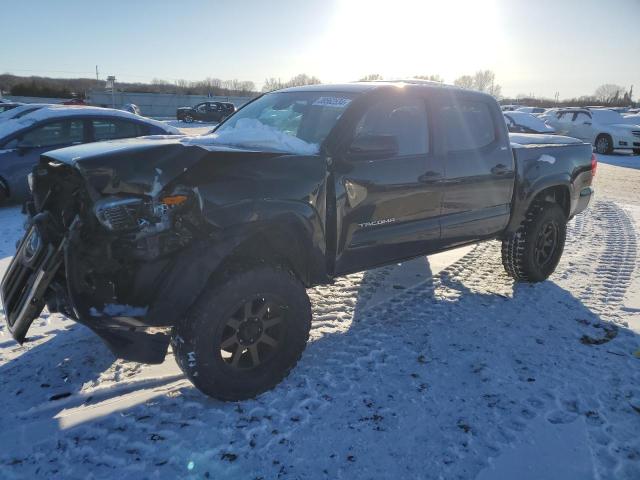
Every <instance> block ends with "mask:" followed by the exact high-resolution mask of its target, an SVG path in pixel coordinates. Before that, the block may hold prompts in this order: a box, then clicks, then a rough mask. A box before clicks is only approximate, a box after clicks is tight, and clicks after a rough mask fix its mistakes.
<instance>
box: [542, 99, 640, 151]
mask: <svg viewBox="0 0 640 480" xmlns="http://www.w3.org/2000/svg"><path fill="white" fill-rule="evenodd" d="M544 120H546V122H547V123H548V124H549V125H551V126H552V127H553V128H555V129H556V132H557V133H559V134H560V135H568V136H570V137H576V138H579V139H581V140H584V141H585V142H590V143H591V144H593V145H595V147H596V152H598V153H601V154H609V153H611V152H613V149H614V148H615V149H626V150H633V153H635V154H640V125H630V124H629V123H626V122H625V120H624V118H623V117H622V115H620V114H619V113H617V112H614V111H613V110H608V109H606V108H600V109H576V108H572V109H561V110H558V112H556V114H555V115H552V116H550V118H545V119H544Z"/></svg>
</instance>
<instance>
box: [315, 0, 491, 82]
mask: <svg viewBox="0 0 640 480" xmlns="http://www.w3.org/2000/svg"><path fill="white" fill-rule="evenodd" d="M499 34H500V19H499V14H498V9H497V8H496V5H495V2H492V1H487V2H485V1H483V2H479V1H463V0H452V1H448V2H444V1H419V0H396V1H393V2H389V1H386V2H376V1H349V0H345V1H342V2H341V3H340V4H339V7H338V8H337V9H336V13H335V15H334V16H333V18H332V19H331V21H330V23H329V25H328V27H327V30H326V34H325V37H324V38H323V39H322V40H320V41H318V43H317V44H316V45H315V48H314V50H315V51H314V57H315V60H316V61H317V62H316V68H317V71H320V72H323V75H324V76H325V77H330V78H327V80H329V79H330V80H331V81H347V80H353V79H357V78H360V77H362V76H364V75H366V74H370V73H379V74H381V75H383V76H384V77H385V78H400V77H410V76H413V75H428V74H439V75H441V76H443V77H445V79H446V80H447V81H452V80H453V78H455V77H457V76H459V75H462V74H465V73H472V72H473V71H475V70H478V69H481V68H495V67H496V65H497V64H499V63H500V56H501V52H502V49H501V47H500V45H501V44H502V42H500V41H499V40H500V39H499V38H498V36H499ZM318 63H319V65H318ZM323 78H324V77H323Z"/></svg>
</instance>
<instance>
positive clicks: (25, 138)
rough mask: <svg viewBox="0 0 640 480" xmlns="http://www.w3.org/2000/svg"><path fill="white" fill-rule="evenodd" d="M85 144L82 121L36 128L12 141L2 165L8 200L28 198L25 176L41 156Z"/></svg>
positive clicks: (54, 123)
mask: <svg viewBox="0 0 640 480" xmlns="http://www.w3.org/2000/svg"><path fill="white" fill-rule="evenodd" d="M84 141H85V133H84V121H83V120H71V119H69V120H60V121H52V122H47V123H45V124H40V125H37V126H35V127H33V128H32V129H31V130H28V131H26V132H22V133H21V134H19V135H18V136H17V137H16V138H14V139H13V140H11V141H10V142H9V144H10V145H9V146H10V150H11V151H10V155H7V154H5V158H4V161H3V165H2V167H3V168H2V170H3V172H5V175H6V179H7V182H8V183H9V190H10V192H11V196H12V197H14V198H15V197H22V198H24V197H25V196H26V195H27V193H28V185H27V175H28V174H29V173H30V172H31V170H32V169H33V167H34V166H35V165H36V164H37V163H38V160H39V158H40V155H42V154H43V153H46V152H48V151H50V150H55V149H57V148H63V147H68V146H70V145H77V144H80V143H83V142H84ZM5 148H6V147H5Z"/></svg>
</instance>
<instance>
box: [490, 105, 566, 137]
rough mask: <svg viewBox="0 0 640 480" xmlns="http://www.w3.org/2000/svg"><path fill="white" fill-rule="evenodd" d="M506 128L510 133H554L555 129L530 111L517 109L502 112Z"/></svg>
mask: <svg viewBox="0 0 640 480" xmlns="http://www.w3.org/2000/svg"><path fill="white" fill-rule="evenodd" d="M502 114H503V115H504V120H505V122H507V128H508V129H509V132H511V133H554V132H555V129H554V128H553V127H550V126H549V125H547V124H546V123H545V122H544V121H543V120H541V119H540V118H537V117H535V116H533V115H531V114H530V113H524V112H521V111H519V110H517V111H515V112H503V113H502Z"/></svg>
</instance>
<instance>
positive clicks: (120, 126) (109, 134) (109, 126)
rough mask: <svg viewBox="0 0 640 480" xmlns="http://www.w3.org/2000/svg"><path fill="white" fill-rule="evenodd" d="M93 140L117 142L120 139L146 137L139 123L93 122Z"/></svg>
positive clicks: (107, 120)
mask: <svg viewBox="0 0 640 480" xmlns="http://www.w3.org/2000/svg"><path fill="white" fill-rule="evenodd" d="M91 123H92V125H93V138H94V140H95V141H96V142H99V141H101V140H115V139H118V138H133V137H139V136H141V135H144V134H145V132H144V131H143V128H142V127H141V126H140V125H138V124H137V123H133V122H127V121H126V120H119V119H99V120H92V121H91Z"/></svg>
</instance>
